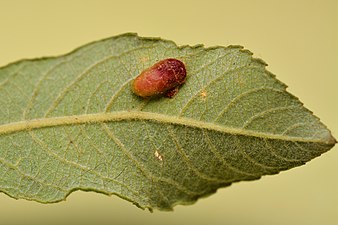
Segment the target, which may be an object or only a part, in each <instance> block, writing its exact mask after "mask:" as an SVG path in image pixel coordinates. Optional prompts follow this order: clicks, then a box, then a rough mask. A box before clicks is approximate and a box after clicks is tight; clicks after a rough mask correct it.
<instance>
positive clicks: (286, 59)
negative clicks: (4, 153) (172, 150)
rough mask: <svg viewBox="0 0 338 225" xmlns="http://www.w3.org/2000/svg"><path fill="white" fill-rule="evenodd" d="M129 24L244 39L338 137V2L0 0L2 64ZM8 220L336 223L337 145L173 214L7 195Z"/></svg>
mask: <svg viewBox="0 0 338 225" xmlns="http://www.w3.org/2000/svg"><path fill="white" fill-rule="evenodd" d="M125 32H137V33H138V34H139V35H141V36H155V37H158V36H159V37H162V38H165V39H170V40H174V41H175V42H176V43H178V44H190V45H194V44H198V43H204V44H205V45H206V46H214V45H224V46H226V45H229V44H240V45H243V46H245V47H246V48H247V49H250V50H251V51H252V52H254V56H255V57H259V58H262V59H264V60H265V61H266V62H267V63H268V64H269V66H268V69H269V70H270V71H271V72H273V73H274V74H276V75H277V78H278V79H280V80H281V81H283V82H285V83H286V84H288V85H289V89H288V90H289V91H290V92H291V93H293V94H294V95H296V96H298V97H299V98H300V99H301V101H302V102H304V103H305V106H306V107H308V108H309V109H310V110H312V111H313V112H314V113H315V115H317V116H318V117H320V118H321V120H322V121H323V122H324V123H325V124H326V125H327V126H328V127H329V128H330V129H331V131H332V132H333V135H334V136H335V137H336V138H337V137H338V90H337V88H338V87H337V86H338V85H337V84H338V1H336V0H332V1H328V0H316V1H314V0H303V1H297V0H288V1H286V0H284V1H280V0H278V1H277V0H276V1H273V0H267V1H255V0H247V1H244V0H240V1H235V0H234V1H221V0H219V1H216V0H204V1H198V0H195V1H193V0H191V1H184V0H167V1H160V0H157V1H156V0H154V1H148V0H143V1H142V0H138V1H131V0H121V1H108V0H107V1H104V0H95V1H88V0H82V1H80V0H79V1H71V0H64V1H61V0H57V1H47V0H39V1H38V0H22V1H17V0H0V65H1V66H3V65H5V64H7V63H9V62H12V61H16V60H19V59H22V58H34V57H41V56H51V55H52V56H54V55H59V54H63V53H67V52H69V51H71V50H72V49H74V48H75V47H78V46H80V45H82V44H86V43H87V42H91V41H94V40H98V39H102V38H106V37H109V36H113V35H117V34H121V33H125ZM0 107H1V106H0ZM0 223H1V224H9V225H10V224H81V225H86V224H100V225H104V224H149V225H151V224H164V225H165V224H194V225H199V224H232V225H239V224H251V225H254V224H259V225H265V224H274V225H278V224H283V225H285V224H297V225H303V224H304V225H305V224H306V225H311V224H321V225H327V224H330V225H331V224H332V225H333V224H338V146H336V147H335V148H333V149H332V150H331V151H330V152H328V153H326V154H324V155H322V156H321V157H319V158H317V159H315V160H313V161H311V162H309V163H308V164H307V165H305V166H302V167H299V168H295V169H292V170H290V171H285V172H282V173H281V174H279V175H275V176H266V177H263V178H262V179H261V180H259V181H253V182H241V183H237V184H234V185H232V186H231V187H230V188H225V189H220V190H219V191H218V192H217V193H216V194H214V195H212V196H210V197H208V198H205V199H201V200H199V201H198V202H197V203H196V204H194V205H190V206H177V207H176V208H175V211H174V212H169V213H168V212H158V211H155V212H154V213H149V212H148V211H142V210H140V209H138V208H136V207H135V206H133V205H132V204H131V203H129V202H126V201H124V200H121V199H119V198H118V197H115V196H111V197H108V196H105V195H102V194H96V193H92V192H76V193H73V194H72V195H71V196H69V197H68V198H67V201H65V202H61V203H57V204H51V205H43V204H39V203H36V202H30V201H26V200H14V199H11V198H9V197H8V196H6V195H5V194H3V193H0Z"/></svg>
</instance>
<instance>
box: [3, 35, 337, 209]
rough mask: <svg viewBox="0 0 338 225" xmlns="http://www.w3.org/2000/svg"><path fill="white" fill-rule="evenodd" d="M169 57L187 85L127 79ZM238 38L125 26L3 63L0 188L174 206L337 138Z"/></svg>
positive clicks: (39, 195)
mask: <svg viewBox="0 0 338 225" xmlns="http://www.w3.org/2000/svg"><path fill="white" fill-rule="evenodd" d="M165 58H177V59H179V60H181V61H183V62H184V63H185V65H186V69H187V81H186V83H185V84H184V85H183V86H182V87H181V88H180V90H179V92H178V94H177V95H176V96H175V97H174V98H172V99H169V98H155V99H142V98H140V97H137V96H135V95H134V94H133V93H132V91H131V88H130V86H131V81H132V80H133V79H134V78H135V77H136V76H137V75H138V74H139V73H140V72H141V71H143V70H144V69H146V68H148V67H150V66H151V65H153V64H154V63H156V62H157V61H159V60H162V59H165ZM265 67H266V64H265V63H264V62H263V61H261V60H258V59H254V58H252V53H250V52H249V51H247V50H243V48H242V47H240V46H229V47H226V48H225V47H213V48H204V47H203V46H202V45H198V46H192V47H191V46H181V47H178V46H177V45H176V44H175V43H173V42H171V41H166V40H161V39H157V38H141V37H138V36H137V35H135V34H124V35H120V36H116V37H112V38H109V39H106V40H102V41H99V42H94V43H91V44H88V45H86V46H83V47H81V48H79V49H77V50H75V51H73V52H72V53H70V54H67V55H64V56H60V57H51V58H42V59H35V60H22V61H19V62H16V63H13V64H10V65H8V66H5V67H2V68H0V106H1V107H0V191H1V192H4V193H6V194H7V195H9V196H11V197H13V198H24V199H28V200H34V201H38V202H42V203H51V202H58V201H62V200H65V198H66V197H67V195H69V194H70V193H71V192H73V191H75V190H91V191H96V192H100V193H105V194H108V195H111V194H115V195H118V196H120V197H122V198H124V199H127V200H129V201H131V202H133V203H134V204H136V205H137V206H139V207H141V208H148V209H149V210H152V209H153V208H157V209H160V210H170V209H172V207H173V206H174V205H177V204H190V203H193V202H195V201H196V200H197V199H198V198H199V197H202V196H207V195H210V194H211V193H214V192H215V191H216V190H217V189H218V188H220V187H225V186H228V185H230V184H231V183H233V182H238V181H243V180H255V179H259V178H260V177H261V176H262V175H267V174H276V173H278V172H280V171H282V170H287V169H290V168H292V167H295V166H299V165H302V164H304V163H306V162H307V161H309V160H311V159H313V158H315V157H317V156H319V155H321V154H322V153H324V152H326V151H328V150H329V149H330V148H332V147H333V146H334V145H335V143H336V141H335V139H334V138H333V137H332V135H331V133H330V131H329V130H328V129H327V128H326V127H325V126H324V125H323V124H322V123H321V122H320V121H319V119H318V118H317V117H315V116H313V115H312V113H311V112H310V111H309V110H307V109H306V108H304V107H303V105H302V103H301V102H300V101H299V100H298V99H297V98H296V97H294V96H293V95H291V94H289V93H288V92H286V85H285V84H283V83H281V82H280V81H278V80H277V79H276V78H275V76H274V75H272V74H271V73H269V72H268V71H267V70H266V69H265Z"/></svg>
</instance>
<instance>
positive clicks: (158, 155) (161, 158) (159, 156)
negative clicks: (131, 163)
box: [154, 150, 163, 162]
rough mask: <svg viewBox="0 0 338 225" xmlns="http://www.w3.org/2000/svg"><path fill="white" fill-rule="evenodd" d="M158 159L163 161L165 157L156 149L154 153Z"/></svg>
mask: <svg viewBox="0 0 338 225" xmlns="http://www.w3.org/2000/svg"><path fill="white" fill-rule="evenodd" d="M154 155H155V157H156V159H158V160H159V161H161V162H162V161H163V157H162V156H161V155H160V153H159V152H158V151H157V150H156V151H155V153H154Z"/></svg>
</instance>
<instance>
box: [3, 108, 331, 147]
mask: <svg viewBox="0 0 338 225" xmlns="http://www.w3.org/2000/svg"><path fill="white" fill-rule="evenodd" d="M123 120H147V121H155V122H158V123H166V124H176V125H183V126H188V127H194V128H198V129H206V130H212V131H217V132H221V133H226V134H230V135H241V136H250V137H257V138H264V139H273V140H283V141H291V142H312V143H313V142H315V143H323V144H331V140H329V139H328V140H327V141H325V140H323V139H310V138H302V137H292V136H283V135H278V134H271V133H263V132H255V131H250V130H245V129H239V128H232V127H225V126H221V125H218V124H214V123H210V122H205V121H198V120H194V119H190V118H186V117H175V116H168V115H163V114H158V113H151V112H140V111H131V112H128V111H120V112H112V113H95V114H83V115H73V116H62V117H49V118H40V119H32V120H26V121H19V122H13V123H8V124H3V125H0V135H3V134H11V133H18V132H22V131H28V130H36V129H40V128H46V127H57V126H69V125H78V124H93V123H104V122H114V121H123Z"/></svg>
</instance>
